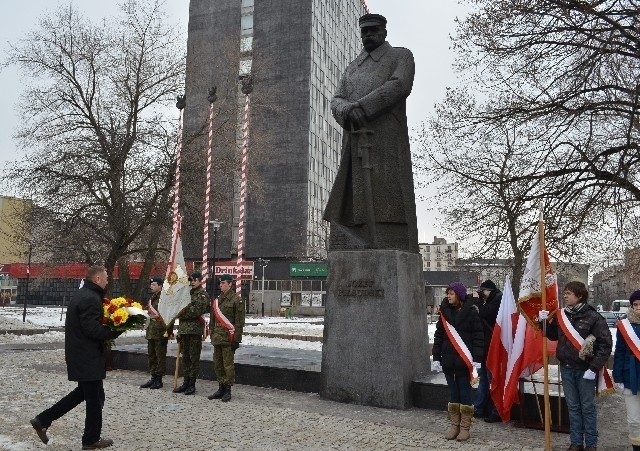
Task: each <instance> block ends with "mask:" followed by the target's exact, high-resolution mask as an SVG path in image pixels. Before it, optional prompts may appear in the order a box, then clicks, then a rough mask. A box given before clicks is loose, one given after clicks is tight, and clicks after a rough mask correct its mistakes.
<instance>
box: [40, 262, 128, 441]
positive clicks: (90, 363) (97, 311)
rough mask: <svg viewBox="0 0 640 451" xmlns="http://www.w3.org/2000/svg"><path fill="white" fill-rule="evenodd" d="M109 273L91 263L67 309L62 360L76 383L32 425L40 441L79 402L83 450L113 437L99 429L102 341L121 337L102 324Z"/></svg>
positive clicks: (101, 400)
mask: <svg viewBox="0 0 640 451" xmlns="http://www.w3.org/2000/svg"><path fill="white" fill-rule="evenodd" d="M107 282H108V276H107V270H106V269H105V268H104V266H92V267H90V268H89V269H88V270H87V274H86V276H85V279H84V285H82V288H80V289H79V290H78V292H77V293H76V294H75V296H74V297H73V299H72V301H71V303H70V304H69V308H68V309H67V319H66V322H65V327H64V334H65V346H64V347H65V360H66V363H67V374H68V376H69V380H70V381H77V382H78V386H77V387H76V388H75V389H73V390H72V391H71V392H70V393H69V394H68V395H66V396H65V397H64V398H62V399H61V400H60V401H58V402H57V403H55V404H54V405H53V406H51V407H50V408H48V409H47V410H45V411H43V412H41V413H39V414H38V415H37V416H36V417H35V418H34V419H33V420H31V425H32V426H33V428H34V429H35V430H36V433H37V434H38V437H39V438H40V440H42V442H43V443H45V444H46V443H47V442H48V441H49V438H48V437H47V429H48V428H49V426H51V423H53V422H54V421H55V420H57V419H58V418H60V417H62V416H63V415H65V414H66V413H67V412H69V411H71V410H72V409H73V408H75V407H76V406H77V405H78V404H80V403H81V402H82V401H84V402H85V403H86V408H87V412H86V416H85V422H84V433H83V434H82V449H98V448H106V447H108V446H111V445H112V444H113V440H110V439H103V438H101V437H100V434H101V432H102V407H103V405H104V400H105V396H104V388H103V386H102V380H103V379H104V378H105V377H106V370H105V357H104V347H105V346H104V342H105V341H106V340H110V339H113V338H117V337H118V336H120V334H121V332H114V331H112V330H111V329H109V328H108V327H107V326H105V325H103V324H102V323H101V322H100V320H101V318H102V316H103V310H102V300H103V298H104V288H105V287H106V286H107Z"/></svg>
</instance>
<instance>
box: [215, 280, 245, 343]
mask: <svg viewBox="0 0 640 451" xmlns="http://www.w3.org/2000/svg"><path fill="white" fill-rule="evenodd" d="M218 307H219V308H220V311H221V312H222V314H223V315H224V316H226V318H227V319H228V320H229V321H230V322H231V324H233V326H234V328H235V338H234V340H235V341H237V342H238V343H240V342H241V341H242V328H243V327H244V303H243V302H242V299H240V296H238V295H237V294H236V292H235V291H233V290H229V291H227V292H226V293H224V294H221V295H220V297H218ZM211 343H213V345H214V346H215V345H226V344H229V337H228V335H227V329H225V328H224V327H223V326H222V325H221V324H219V323H218V321H217V320H215V321H214V326H213V330H212V331H211Z"/></svg>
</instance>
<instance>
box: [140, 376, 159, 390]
mask: <svg viewBox="0 0 640 451" xmlns="http://www.w3.org/2000/svg"><path fill="white" fill-rule="evenodd" d="M155 380H156V377H155V376H154V375H153V374H152V375H151V379H149V380H148V381H147V382H145V383H144V384H142V385H141V386H140V388H149V387H151V386H152V385H153V383H154V382H155Z"/></svg>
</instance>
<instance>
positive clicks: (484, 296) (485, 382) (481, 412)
mask: <svg viewBox="0 0 640 451" xmlns="http://www.w3.org/2000/svg"><path fill="white" fill-rule="evenodd" d="M473 296H474V301H475V302H474V303H475V305H476V306H477V307H478V312H479V315H480V320H481V321H482V330H483V332H484V355H483V357H482V361H481V362H480V363H481V364H482V366H481V367H480V369H479V370H478V376H480V382H479V383H478V389H477V390H476V398H475V401H474V402H473V406H474V410H475V413H476V416H477V417H486V418H485V419H484V421H486V422H487V423H497V422H498V421H501V419H500V415H498V411H497V410H496V408H495V406H494V405H493V402H492V401H491V392H490V391H489V386H490V383H491V374H490V373H489V372H488V371H487V355H488V354H489V345H490V344H491V336H492V335H493V328H494V327H495V325H496V318H497V317H498V311H499V310H500V303H501V302H502V291H500V290H499V289H498V287H497V286H496V284H495V283H493V281H491V280H490V279H487V280H485V281H484V282H482V284H480V290H478V292H477V293H474V294H473Z"/></svg>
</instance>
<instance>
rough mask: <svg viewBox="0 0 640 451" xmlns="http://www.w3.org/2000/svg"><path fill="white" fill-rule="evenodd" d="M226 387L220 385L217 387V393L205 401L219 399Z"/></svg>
mask: <svg viewBox="0 0 640 451" xmlns="http://www.w3.org/2000/svg"><path fill="white" fill-rule="evenodd" d="M226 387H227V386H226V385H224V384H220V385H219V386H218V391H216V392H214V393H213V394H212V395H209V396H207V399H220V398H222V395H224V392H225V390H226Z"/></svg>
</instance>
